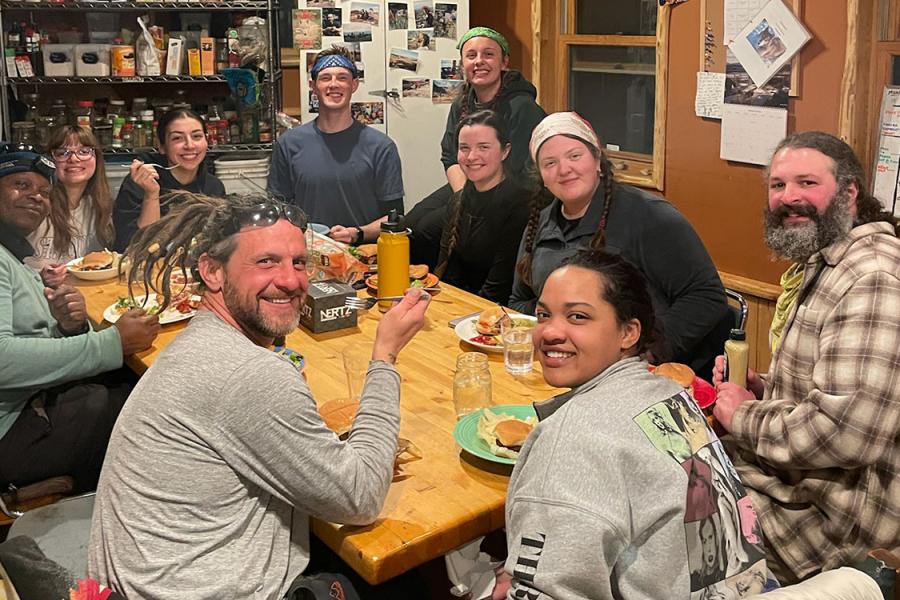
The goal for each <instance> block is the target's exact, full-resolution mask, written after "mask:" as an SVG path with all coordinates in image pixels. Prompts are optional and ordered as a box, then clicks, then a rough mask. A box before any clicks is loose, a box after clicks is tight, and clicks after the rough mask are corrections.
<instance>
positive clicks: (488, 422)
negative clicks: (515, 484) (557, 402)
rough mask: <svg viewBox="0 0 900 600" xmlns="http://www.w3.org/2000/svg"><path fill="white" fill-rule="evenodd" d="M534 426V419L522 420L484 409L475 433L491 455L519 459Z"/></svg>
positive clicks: (535, 419)
mask: <svg viewBox="0 0 900 600" xmlns="http://www.w3.org/2000/svg"><path fill="white" fill-rule="evenodd" d="M535 425H537V418H536V417H528V418H527V419H524V420H523V419H517V418H516V417H514V416H512V415H508V414H503V413H495V412H494V411H492V410H490V409H485V410H483V411H482V413H481V418H480V419H478V425H477V426H476V431H477V433H478V437H480V438H481V440H482V441H484V443H485V444H487V447H488V449H489V450H490V451H491V453H492V454H495V455H496V456H502V457H504V458H513V459H515V458H518V457H519V452H520V451H521V450H522V445H523V444H524V443H525V440H526V438H528V435H529V434H530V433H531V432H532V430H534V426H535Z"/></svg>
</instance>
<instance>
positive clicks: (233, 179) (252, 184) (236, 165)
mask: <svg viewBox="0 0 900 600" xmlns="http://www.w3.org/2000/svg"><path fill="white" fill-rule="evenodd" d="M213 167H214V169H215V175H216V177H218V178H219V179H220V180H221V181H222V184H223V185H224V186H225V192H226V193H229V194H259V193H262V192H263V190H265V189H266V181H267V180H268V176H269V158H268V157H264V158H251V159H248V158H227V157H225V158H219V159H217V160H215V161H214V162H213ZM248 179H249V180H250V181H248Z"/></svg>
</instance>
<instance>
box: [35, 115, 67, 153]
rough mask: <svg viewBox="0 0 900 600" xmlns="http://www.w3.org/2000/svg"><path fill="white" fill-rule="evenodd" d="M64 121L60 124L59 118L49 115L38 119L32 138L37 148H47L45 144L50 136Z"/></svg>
mask: <svg viewBox="0 0 900 600" xmlns="http://www.w3.org/2000/svg"><path fill="white" fill-rule="evenodd" d="M64 124H65V121H63V122H60V120H59V117H54V116H53V115H49V116H46V117H38V118H37V123H35V126H34V136H35V140H36V143H37V145H38V146H40V147H41V148H45V149H46V148H47V142H48V141H49V140H50V134H51V133H53V130H54V129H56V128H57V127H59V126H60V125H64Z"/></svg>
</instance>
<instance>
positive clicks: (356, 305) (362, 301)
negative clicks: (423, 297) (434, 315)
mask: <svg viewBox="0 0 900 600" xmlns="http://www.w3.org/2000/svg"><path fill="white" fill-rule="evenodd" d="M417 289H420V290H422V291H425V292H436V291H438V290H439V289H441V288H437V287H428V288H417ZM400 300H403V296H382V297H381V298H360V297H358V296H349V297H347V298H346V299H345V300H344V306H346V307H347V308H350V309H353V310H369V309H370V308H372V307H373V306H375V304H376V303H377V302H382V301H384V302H395V301H400Z"/></svg>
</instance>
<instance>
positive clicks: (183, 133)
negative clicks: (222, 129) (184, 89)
mask: <svg viewBox="0 0 900 600" xmlns="http://www.w3.org/2000/svg"><path fill="white" fill-rule="evenodd" d="M156 132H157V135H158V137H159V150H160V154H151V155H149V156H147V157H143V158H145V160H138V159H135V160H134V161H132V163H131V172H130V173H129V174H128V176H127V177H126V178H125V180H124V181H123V182H122V187H120V188H119V195H118V196H117V197H116V205H115V209H114V211H113V222H114V224H115V228H116V243H115V249H116V250H117V251H119V252H122V251H123V250H125V248H126V247H127V246H128V243H129V242H130V241H131V238H132V237H133V236H134V234H135V232H136V231H137V230H138V229H140V228H142V227H146V226H147V225H149V224H151V223H154V222H156V221H157V220H159V218H160V217H161V216H162V215H164V214H166V213H167V212H168V210H169V209H168V206H167V205H166V203H165V200H163V201H162V202H160V198H161V197H162V196H164V195H165V194H166V193H168V192H172V191H178V190H185V191H188V192H197V193H201V194H205V195H207V196H224V195H225V186H224V185H222V182H221V181H219V179H217V178H216V177H215V176H214V175H212V174H210V173H207V171H206V166H205V165H204V161H205V160H206V150H207V143H206V124H205V123H204V122H203V119H202V118H201V117H200V115H198V114H197V113H195V112H194V111H192V110H188V109H178V110H173V111H169V112H167V113H166V114H165V115H163V116H162V118H161V119H160V120H159V125H158V126H157V128H156ZM147 163H155V164H159V165H162V166H163V167H174V168H171V169H166V168H159V167H154V166H151V165H150V164H147Z"/></svg>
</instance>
